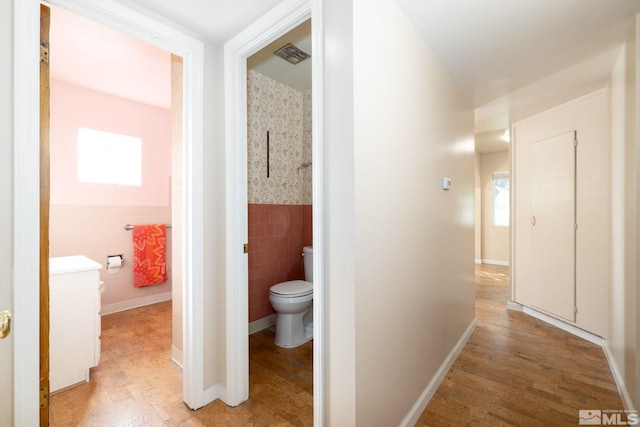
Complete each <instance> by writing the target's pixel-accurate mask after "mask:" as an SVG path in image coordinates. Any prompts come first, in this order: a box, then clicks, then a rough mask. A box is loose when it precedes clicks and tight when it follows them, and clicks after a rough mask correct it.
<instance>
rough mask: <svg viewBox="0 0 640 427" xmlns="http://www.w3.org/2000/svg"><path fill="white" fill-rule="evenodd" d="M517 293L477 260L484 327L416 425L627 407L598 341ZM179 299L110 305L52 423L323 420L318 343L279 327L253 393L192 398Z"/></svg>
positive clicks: (565, 417) (267, 343)
mask: <svg viewBox="0 0 640 427" xmlns="http://www.w3.org/2000/svg"><path fill="white" fill-rule="evenodd" d="M507 298H508V270H507V268H505V267H496V266H487V265H483V266H477V268H476V314H477V318H478V323H477V328H476V330H475V332H474V333H473V335H472V336H471V338H470V339H469V342H468V344H467V345H466V346H465V348H464V349H463V351H462V353H461V354H460V356H459V358H458V359H457V360H456V362H455V363H454V365H453V367H452V368H451V370H450V371H449V373H448V374H447V376H446V378H445V379H444V381H443V382H442V384H441V386H440V387H439V389H438V391H437V392H436V394H435V395H434V397H433V399H432V400H431V402H430V403H429V406H427V408H426V410H425V411H424V413H423V414H422V417H421V418H420V420H419V421H418V423H417V425H418V426H452V425H473V426H496V425H514V426H556V425H558V426H561V425H571V426H575V425H577V424H578V410H579V409H602V410H613V409H622V403H621V401H620V398H619V397H618V394H617V392H616V387H615V384H614V382H613V379H612V377H611V374H610V372H609V369H608V365H607V363H606V360H605V358H604V354H603V352H602V349H601V348H600V347H598V346H596V345H593V344H591V343H588V342H585V341H584V340H581V339H580V338H577V337H574V336H573V335H571V334H568V333H565V332H563V331H560V330H558V329H556V328H553V327H551V326H549V325H547V324H545V323H543V322H541V321H539V320H537V319H534V318H531V317H529V316H527V315H524V314H522V313H517V312H512V311H507V310H506V302H507ZM170 304H171V303H170V302H167V303H160V304H155V305H153V306H147V307H142V308H139V309H135V310H129V311H126V312H122V313H116V314H113V315H109V316H104V317H103V321H102V359H101V361H100V366H98V367H97V368H94V369H92V372H91V381H90V382H89V383H87V384H83V385H81V386H78V387H75V388H73V389H70V390H68V391H66V392H63V393H61V394H58V395H55V396H53V397H52V398H51V425H52V426H65V427H68V426H100V427H102V426H274V425H277V426H290V425H293V426H311V425H313V397H312V391H313V385H312V343H307V344H305V345H304V346H301V347H298V348H296V349H281V348H279V347H277V346H275V345H274V344H273V331H272V330H266V331H263V332H260V333H257V334H254V335H252V336H251V337H250V341H249V344H250V399H249V401H247V402H245V403H243V404H242V405H240V406H238V407H236V408H230V407H227V406H226V405H224V404H223V403H222V402H220V401H215V402H213V403H211V404H209V405H207V406H206V407H204V408H201V409H200V410H198V411H191V410H189V409H188V408H187V407H186V406H185V405H184V404H183V403H182V399H181V395H182V377H181V370H180V368H179V367H177V366H176V365H175V364H174V363H173V362H171V360H170V353H171V351H170V347H171V345H170V336H171V321H170V316H171V305H170ZM375 427H377V426H375ZM383 427H386V426H383Z"/></svg>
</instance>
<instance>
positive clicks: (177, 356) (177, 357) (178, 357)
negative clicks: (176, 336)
mask: <svg viewBox="0 0 640 427" xmlns="http://www.w3.org/2000/svg"><path fill="white" fill-rule="evenodd" d="M171 360H173V361H174V363H175V364H176V365H178V366H180V367H181V368H182V367H183V366H182V361H183V360H184V359H183V356H182V351H180V350H178V347H176V346H175V345H171Z"/></svg>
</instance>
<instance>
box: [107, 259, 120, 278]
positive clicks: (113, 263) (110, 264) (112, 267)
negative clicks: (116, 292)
mask: <svg viewBox="0 0 640 427" xmlns="http://www.w3.org/2000/svg"><path fill="white" fill-rule="evenodd" d="M120 267H122V257H119V256H110V257H107V271H108V272H109V274H117V273H120Z"/></svg>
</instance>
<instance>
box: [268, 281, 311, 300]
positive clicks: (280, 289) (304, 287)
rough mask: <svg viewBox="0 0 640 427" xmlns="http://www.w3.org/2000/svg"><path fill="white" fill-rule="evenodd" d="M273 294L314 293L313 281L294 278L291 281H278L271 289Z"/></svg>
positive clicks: (301, 294) (295, 294)
mask: <svg viewBox="0 0 640 427" xmlns="http://www.w3.org/2000/svg"><path fill="white" fill-rule="evenodd" d="M270 291H271V293H272V294H278V295H288V296H304V295H309V294H310V293H313V283H311V282H305V281H304V280H292V281H290V282H283V283H278V284H277V285H273V286H272V287H271V289H270Z"/></svg>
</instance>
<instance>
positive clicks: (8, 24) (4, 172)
mask: <svg viewBox="0 0 640 427" xmlns="http://www.w3.org/2000/svg"><path fill="white" fill-rule="evenodd" d="M12 46H13V2H11V1H3V2H0V200H2V203H0V259H2V260H3V262H2V263H0V267H1V268H0V311H3V310H12V304H11V302H12V301H13V295H12V291H11V268H10V266H11V265H13V262H12V261H11V260H12V258H13V256H12V254H13V237H12V234H13V232H12V229H13V191H12V188H13V149H12V146H13V106H12V104H13V96H12V93H13V89H12V83H13V77H12V76H13V48H12ZM12 344H13V334H11V335H9V337H7V338H6V339H4V340H0V366H2V369H0V425H2V426H10V425H13V421H12V420H13V393H12V390H13V346H12Z"/></svg>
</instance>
